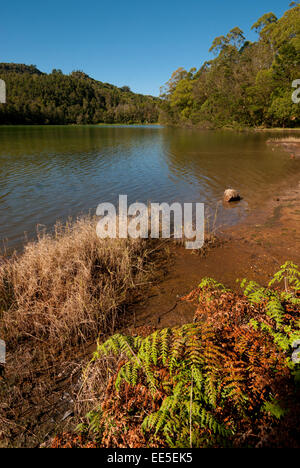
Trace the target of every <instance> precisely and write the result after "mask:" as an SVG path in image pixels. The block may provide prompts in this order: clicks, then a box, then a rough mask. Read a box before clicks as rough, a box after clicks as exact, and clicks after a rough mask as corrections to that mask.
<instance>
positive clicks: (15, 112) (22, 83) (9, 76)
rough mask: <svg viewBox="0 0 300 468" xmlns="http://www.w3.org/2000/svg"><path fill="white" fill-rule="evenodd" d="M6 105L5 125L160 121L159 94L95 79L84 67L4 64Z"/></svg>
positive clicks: (0, 118) (1, 109)
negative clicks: (68, 69) (67, 68)
mask: <svg viewBox="0 0 300 468" xmlns="http://www.w3.org/2000/svg"><path fill="white" fill-rule="evenodd" d="M0 79H2V80H4V81H5V83H6V89H7V99H6V101H7V104H5V105H1V106H0V124H41V125H42V124H97V123H109V124H112V123H124V124H131V123H155V122H157V121H158V101H159V99H158V98H155V97H152V96H144V95H141V94H135V93H133V92H132V91H131V90H130V88H129V87H128V86H123V87H122V88H118V87H116V86H113V85H111V84H108V83H102V82H100V81H96V80H94V79H92V78H90V77H89V76H88V75H86V74H85V73H83V72H81V71H74V72H72V73H71V74H70V75H65V74H63V73H62V71H61V70H53V71H52V73H50V74H46V73H42V72H41V71H40V70H38V69H37V68H36V66H35V65H23V64H14V63H0Z"/></svg>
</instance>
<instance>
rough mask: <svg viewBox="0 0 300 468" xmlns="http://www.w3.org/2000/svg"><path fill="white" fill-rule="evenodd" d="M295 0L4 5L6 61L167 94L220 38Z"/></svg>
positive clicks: (31, 0)
mask: <svg viewBox="0 0 300 468" xmlns="http://www.w3.org/2000/svg"><path fill="white" fill-rule="evenodd" d="M289 3H290V2H289V0H287V1H286V0H250V1H249V0H247V1H241V0H213V1H209V0H208V1H202V0H160V1H158V0H127V1H126V0H107V1H103V0H89V1H83V0H80V1H78V0H60V1H59V0H51V1H47V0H44V1H43V0H14V1H5V2H2V5H1V12H0V14H1V26H0V41H1V42H0V47H1V55H0V61H1V62H16V63H26V64H34V65H36V66H37V67H38V68H39V69H40V70H42V71H44V72H51V70H52V69H53V68H60V69H62V71H63V72H64V73H70V72H72V71H73V70H83V71H84V72H85V73H87V74H88V75H90V76H92V77H93V78H95V79H98V80H100V81H103V82H108V83H112V84H115V85H117V86H123V85H128V86H130V87H131V89H132V90H133V91H135V92H140V93H143V94H153V95H158V94H159V88H160V86H162V85H163V84H164V83H165V82H166V81H167V80H168V79H169V77H170V75H171V74H172V72H173V71H174V70H176V69H177V68H179V67H184V68H186V69H190V68H192V67H194V66H195V67H197V68H198V67H199V66H200V65H201V64H202V63H203V61H205V60H207V59H209V58H211V54H209V53H208V49H209V48H210V46H211V43H212V41H213V39H214V38H215V37H216V36H220V35H222V34H227V32H228V31H229V30H230V29H232V28H233V27H235V26H239V27H241V29H243V31H244V32H245V33H246V36H247V38H248V39H250V40H255V37H256V35H255V33H253V32H251V31H250V26H251V25H252V24H253V23H254V22H255V21H256V20H257V19H258V18H259V17H260V16H262V15H263V14H264V13H267V12H270V11H273V12H274V13H275V14H276V15H277V16H281V15H282V13H283V12H284V11H285V10H287V9H288V5H289Z"/></svg>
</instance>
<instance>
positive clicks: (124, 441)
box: [53, 262, 300, 447]
mask: <svg viewBox="0 0 300 468" xmlns="http://www.w3.org/2000/svg"><path fill="white" fill-rule="evenodd" d="M240 283H241V290H242V291H241V294H236V293H233V292H232V291H230V290H228V289H226V288H225V286H223V285H221V284H218V283H216V282H215V281H214V280H212V279H204V280H202V282H201V284H200V285H199V287H198V288H197V289H196V290H194V291H192V292H191V294H189V296H187V297H186V298H185V300H188V301H194V302H195V305H196V311H195V318H194V323H191V324H186V325H184V326H183V327H180V328H172V329H164V330H157V331H155V332H154V333H152V334H151V335H148V336H146V337H143V336H124V335H120V334H118V335H114V336H112V337H111V338H110V339H109V340H107V341H106V342H105V343H102V344H101V343H100V342H99V344H98V347H97V351H96V352H95V354H94V357H93V360H92V362H91V363H90V365H89V366H88V368H87V369H86V371H85V374H84V376H83V383H82V385H83V388H82V393H81V398H82V399H87V398H89V397H90V396H91V393H90V392H91V385H90V378H91V376H93V378H94V382H97V379H95V375H97V373H98V375H100V374H101V373H102V375H103V372H104V370H103V369H106V378H107V380H106V389H105V392H104V397H103V395H102V394H101V393H102V391H103V385H102V386H100V387H101V388H99V389H98V401H97V399H96V398H95V397H96V395H97V389H96V388H93V398H94V400H95V401H94V405H93V407H92V408H90V411H89V413H88V414H87V415H86V418H85V421H84V422H83V424H81V425H80V426H79V427H78V430H79V431H80V435H73V434H63V435H61V436H58V437H57V438H56V439H55V440H54V442H53V446H54V447H56V446H81V447H82V446H93V447H97V446H98V447H157V446H158V447H226V446H234V447H281V446H287V447H298V446H299V440H300V431H299V417H300V405H299V396H300V395H299V387H298V385H299V380H300V371H299V365H298V364H297V363H296V362H295V359H292V356H293V357H294V358H295V353H294V354H293V344H294V343H295V342H296V341H297V340H299V339H300V273H299V270H298V268H297V266H296V265H293V264H292V263H290V262H287V263H286V264H285V265H283V267H282V268H281V270H280V271H279V272H277V273H276V274H275V276H274V278H273V280H272V281H271V282H270V284H269V287H268V288H263V287H261V286H259V285H258V284H256V283H254V282H248V281H246V280H243V281H241V282H240ZM277 283H278V284H277ZM279 283H280V284H283V285H284V290H281V289H279V287H278V286H279ZM112 360H115V361H114V364H112ZM105 363H106V364H105ZM107 363H108V364H107ZM114 369H115V370H114ZM104 374H105V372H104ZM102 383H103V382H102Z"/></svg>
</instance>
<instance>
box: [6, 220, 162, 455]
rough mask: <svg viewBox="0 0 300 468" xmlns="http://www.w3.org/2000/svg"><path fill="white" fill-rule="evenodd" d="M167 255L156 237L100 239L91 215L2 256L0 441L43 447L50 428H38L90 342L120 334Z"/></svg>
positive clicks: (74, 371) (54, 403)
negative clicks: (127, 315)
mask: <svg viewBox="0 0 300 468" xmlns="http://www.w3.org/2000/svg"><path fill="white" fill-rule="evenodd" d="M160 258H161V251H160V248H159V246H158V245H157V244H154V243H152V242H151V241H149V242H146V241H144V240H129V239H128V240H127V239H124V240H123V239H122V240H119V239H116V240H111V239H106V240H100V239H99V238H98V237H97V235H96V230H95V221H94V220H93V219H87V218H86V219H80V220H78V221H76V222H75V223H69V224H67V225H66V226H61V225H57V226H56V228H55V233H54V234H53V235H47V234H42V235H40V236H39V239H38V241H37V242H34V243H30V244H28V245H26V246H25V250H24V253H23V254H22V255H20V256H16V255H15V256H13V257H12V258H10V259H5V258H3V259H2V262H1V266H0V314H1V315H0V336H1V338H2V339H4V340H5V341H6V344H7V350H8V356H7V365H6V368H5V378H4V379H2V380H1V384H0V426H1V430H0V445H4V446H6V445H9V444H12V445H23V446H24V445H31V446H34V445H35V444H37V445H39V443H40V442H41V441H42V440H43V437H44V436H45V433H43V432H45V430H44V429H43V428H42V427H40V428H38V426H39V425H40V426H43V415H45V414H46V415H48V416H49V414H51V411H52V412H53V409H54V407H55V405H56V404H57V399H55V398H54V399H53V397H54V395H55V394H57V396H58V397H59V398H60V394H59V390H58V387H59V388H60V387H61V386H62V387H64V384H63V383H62V382H65V383H67V385H66V386H67V387H68V386H69V385H70V386H71V380H72V376H74V375H75V373H76V369H77V365H78V364H79V363H80V362H81V360H82V359H83V356H84V353H85V352H86V349H87V347H88V345H89V344H90V343H93V342H95V340H96V338H97V337H98V336H99V335H102V336H105V335H106V334H111V333H113V332H114V330H115V328H116V326H117V325H118V324H119V323H120V320H121V319H122V317H124V314H125V312H128V310H129V308H130V306H132V304H134V303H135V302H136V301H138V300H139V299H140V297H141V295H142V292H143V290H144V289H145V287H146V285H147V283H148V282H149V281H152V280H153V279H154V278H155V277H157V275H158V273H159V270H158V263H159V261H160ZM70 379H71V380H70ZM59 382H60V384H59ZM45 406H46V407H47V409H46V408H45ZM63 410H64V407H62V409H61V410H58V416H60V413H61V411H63ZM44 422H46V421H44ZM52 426H53V424H52Z"/></svg>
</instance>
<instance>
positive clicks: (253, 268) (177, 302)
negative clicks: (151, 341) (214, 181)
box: [134, 184, 300, 327]
mask: <svg viewBox="0 0 300 468" xmlns="http://www.w3.org/2000/svg"><path fill="white" fill-rule="evenodd" d="M299 226H300V184H299V185H298V186H296V187H294V188H293V189H290V190H288V191H287V190H286V189H285V191H283V192H281V193H280V194H279V195H276V197H274V198H273V199H272V200H269V201H268V202H266V204H265V205H264V206H263V207H262V208H261V209H260V210H257V211H256V212H255V213H252V214H251V215H249V216H248V218H247V220H246V221H245V222H243V223H242V224H241V225H239V226H235V227H232V228H230V229H226V230H223V231H219V232H218V236H219V240H218V242H216V243H215V244H213V245H212V246H211V247H210V249H209V250H208V251H207V252H206V254H205V255H204V256H201V255H199V254H196V253H192V252H191V251H187V250H185V249H184V247H179V246H175V245H173V246H170V258H171V266H170V268H169V272H168V274H167V275H166V277H165V279H164V280H163V281H162V282H160V283H159V284H157V285H155V286H153V287H152V288H151V289H150V291H149V294H148V296H147V297H146V298H145V300H144V303H143V304H142V305H138V306H137V307H136V308H135V310H134V325H135V326H143V325H151V326H154V327H169V326H174V325H182V324H184V323H186V322H189V321H191V320H192V319H193V307H192V306H191V305H190V304H189V303H186V302H183V301H181V299H180V298H181V297H182V296H184V295H186V294H187V293H188V292H189V291H191V289H193V288H194V287H196V286H197V285H198V284H199V283H200V280H201V278H203V277H205V276H209V277H212V278H215V279H216V280H217V281H220V282H222V283H223V284H226V285H227V286H228V287H230V288H231V289H233V290H238V285H237V283H236V279H237V278H241V279H242V278H248V279H250V280H255V281H257V282H259V283H260V284H263V285H267V283H268V282H269V280H270V278H271V277H272V275H273V274H274V272H275V271H277V270H278V268H279V267H280V266H281V265H282V264H283V263H284V262H285V261H286V260H293V261H294V262H295V263H296V264H300V234H299Z"/></svg>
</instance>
